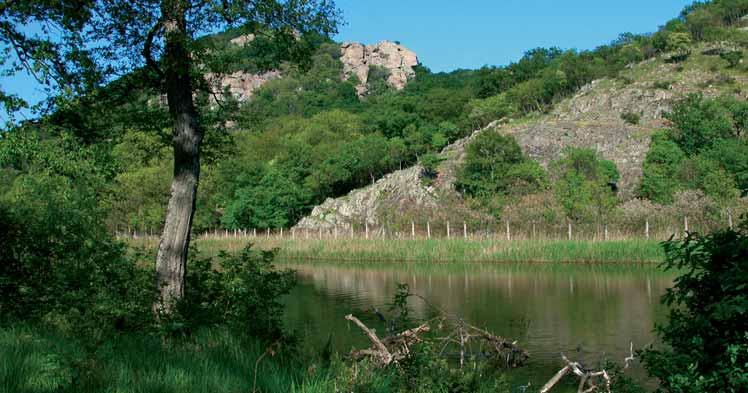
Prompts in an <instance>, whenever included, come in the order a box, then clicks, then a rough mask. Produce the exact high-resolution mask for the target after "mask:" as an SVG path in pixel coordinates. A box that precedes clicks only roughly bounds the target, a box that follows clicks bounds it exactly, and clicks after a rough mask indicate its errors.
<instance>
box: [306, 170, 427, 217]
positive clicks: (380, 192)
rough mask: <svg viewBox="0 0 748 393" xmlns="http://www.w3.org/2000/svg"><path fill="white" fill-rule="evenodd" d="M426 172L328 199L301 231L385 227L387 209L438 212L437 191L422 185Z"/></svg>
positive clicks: (383, 180)
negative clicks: (365, 224)
mask: <svg viewBox="0 0 748 393" xmlns="http://www.w3.org/2000/svg"><path fill="white" fill-rule="evenodd" d="M422 171H423V168H422V167H421V166H419V165H416V166H413V167H410V168H407V169H403V170H399V171H395V172H393V173H391V174H389V175H387V176H385V177H383V178H381V179H379V180H378V181H377V182H375V183H374V184H372V185H370V186H368V187H364V188H361V189H358V190H354V191H352V192H351V193H349V194H348V195H346V196H343V197H340V198H328V199H327V200H326V201H325V202H324V203H322V204H321V205H319V206H317V207H315V208H314V210H312V213H311V214H310V215H309V216H307V217H305V218H304V219H302V220H301V221H300V222H299V223H298V224H296V228H298V229H319V228H322V229H332V228H335V227H337V228H338V229H341V230H344V229H350V228H351V225H355V226H356V227H359V228H360V227H361V226H363V224H364V223H367V224H369V225H371V226H377V225H378V224H380V223H381V220H380V218H381V213H382V211H383V209H384V208H386V209H387V210H390V211H396V210H398V209H409V208H411V207H413V206H418V207H421V208H434V207H436V206H437V197H436V195H435V194H434V189H433V188H431V187H427V186H424V185H423V184H422V182H421V172H422Z"/></svg>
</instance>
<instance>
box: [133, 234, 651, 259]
mask: <svg viewBox="0 0 748 393" xmlns="http://www.w3.org/2000/svg"><path fill="white" fill-rule="evenodd" d="M250 242H251V243H254V244H256V246H257V247H259V248H262V249H272V248H277V249H279V252H278V258H279V259H282V260H304V259H306V260H310V259H314V260H325V261H372V262H379V261H381V262H384V261H388V262H559V263H560V262H607V263H632V262H633V263H658V262H660V261H662V260H664V253H663V250H662V247H661V245H660V243H659V242H657V241H654V240H615V241H605V242H602V241H588V240H571V241H569V240H512V241H505V240H464V239H451V240H446V239H432V240H426V239H416V240H398V239H388V240H379V239H376V240H374V239H372V240H365V239H337V240H335V239H325V240H316V239H301V240H300V239H297V240H291V239H288V238H285V239H281V238H278V237H272V236H271V237H269V238H268V237H263V236H258V237H257V238H253V237H248V238H242V237H239V238H232V237H229V238H212V239H211V238H209V239H200V240H198V241H196V242H195V243H196V245H197V246H198V248H199V249H200V250H201V251H202V252H204V253H207V254H209V255H210V254H217V253H218V252H220V251H228V252H233V251H237V250H240V249H242V248H243V247H244V246H245V245H246V244H248V243H250ZM132 244H134V245H139V246H145V247H156V245H157V240H156V239H142V238H141V239H138V240H132Z"/></svg>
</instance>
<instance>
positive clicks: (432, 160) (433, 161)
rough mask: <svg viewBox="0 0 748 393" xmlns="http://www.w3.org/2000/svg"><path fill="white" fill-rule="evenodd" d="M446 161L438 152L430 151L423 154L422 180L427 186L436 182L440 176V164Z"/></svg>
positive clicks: (421, 160)
mask: <svg viewBox="0 0 748 393" xmlns="http://www.w3.org/2000/svg"><path fill="white" fill-rule="evenodd" d="M442 161H444V158H441V157H439V155H438V154H433V153H428V154H424V155H422V156H421V158H420V160H419V162H420V164H421V166H422V167H423V171H422V173H421V180H422V181H423V183H424V184H425V185H427V186H430V185H432V184H434V180H436V178H437V176H439V164H440V163H441V162H442Z"/></svg>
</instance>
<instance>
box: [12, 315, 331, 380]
mask: <svg viewBox="0 0 748 393" xmlns="http://www.w3.org/2000/svg"><path fill="white" fill-rule="evenodd" d="M94 342H95V340H93V339H92V338H75V337H73V336H69V335H66V334H63V333H60V332H58V331H54V330H49V329H44V328H32V327H28V326H16V327H12V328H8V329H3V330H0V392H3V393H6V392H7V393H11V392H13V393H24V392H29V393H31V392H34V393H43V392H50V393H51V392H71V393H72V392H76V393H78V392H80V393H85V392H133V393H136V392H143V393H145V392H148V393H154V392H163V393H171V392H174V393H176V392H179V393H193V392H194V393H198V392H200V393H203V392H204V393H209V392H211V393H212V392H252V391H253V390H254V389H253V387H255V379H254V377H255V366H256V365H257V380H256V391H258V392H278V393H281V392H301V391H303V392H317V391H330V389H329V388H328V387H327V382H328V381H327V380H328V379H329V377H328V376H327V375H325V374H323V373H313V372H309V371H308V368H309V367H313V365H312V364H311V363H309V364H301V363H300V362H299V361H298V360H296V359H297V358H298V356H295V357H289V356H283V355H276V356H269V355H268V356H263V359H261V361H260V362H259V364H258V362H257V360H258V359H259V358H260V357H261V356H262V354H263V353H264V352H265V347H264V346H263V345H262V344H260V343H259V342H258V341H251V340H250V341H249V342H248V341H247V340H240V339H238V338H237V337H235V336H232V335H230V334H229V333H227V332H226V331H225V330H223V329H219V328H215V329H212V330H205V331H202V332H200V333H198V334H197V335H195V336H194V337H191V338H190V339H188V340H186V339H185V340H179V341H164V340H163V339H162V338H160V337H158V336H156V335H147V334H138V335H135V334H130V335H122V336H119V337H117V338H114V339H110V340H107V341H106V342H104V343H102V344H99V345H95V344H94Z"/></svg>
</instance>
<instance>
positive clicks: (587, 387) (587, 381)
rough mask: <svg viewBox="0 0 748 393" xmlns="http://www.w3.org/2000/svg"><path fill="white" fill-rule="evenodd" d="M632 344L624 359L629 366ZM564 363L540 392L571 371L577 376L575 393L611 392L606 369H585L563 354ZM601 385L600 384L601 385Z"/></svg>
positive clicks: (545, 391) (546, 390)
mask: <svg viewBox="0 0 748 393" xmlns="http://www.w3.org/2000/svg"><path fill="white" fill-rule="evenodd" d="M633 348H634V345H633V343H632V344H631V350H630V351H631V355H630V356H629V357H627V358H626V359H625V362H626V367H628V366H629V362H630V361H631V360H633V359H634V355H633V352H634V349H633ZM561 358H562V359H563V360H564V362H565V363H566V365H565V366H564V367H563V368H562V369H560V370H558V372H557V373H556V374H555V375H554V376H553V377H552V378H551V379H550V380H548V382H546V384H545V385H543V388H542V389H540V393H548V392H550V391H551V389H553V387H554V386H556V384H557V383H558V382H559V381H560V380H561V379H562V378H563V377H564V376H565V375H567V374H569V373H572V374H574V375H576V376H577V377H578V378H579V387H578V388H577V393H597V392H606V393H611V390H610V388H611V378H610V374H608V371H607V370H605V369H602V370H597V371H595V370H588V369H585V368H584V367H583V366H582V365H581V364H580V363H578V362H572V361H570V360H569V359H568V358H567V357H566V356H565V355H563V354H562V355H561ZM601 385H602V386H601Z"/></svg>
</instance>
